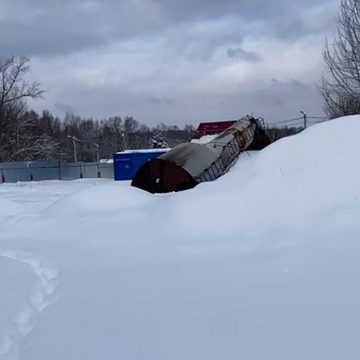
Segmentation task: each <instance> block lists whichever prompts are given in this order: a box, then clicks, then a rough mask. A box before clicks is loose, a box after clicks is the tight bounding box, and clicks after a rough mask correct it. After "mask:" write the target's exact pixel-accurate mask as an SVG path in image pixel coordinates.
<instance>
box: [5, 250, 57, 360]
mask: <svg viewBox="0 0 360 360" xmlns="http://www.w3.org/2000/svg"><path fill="white" fill-rule="evenodd" d="M0 256H2V257H5V258H8V259H11V260H15V261H19V262H21V263H24V264H26V265H28V266H29V267H30V269H31V270H32V272H33V273H34V274H35V276H36V278H37V280H36V285H35V288H34V291H33V293H32V294H31V297H30V299H29V301H28V304H27V305H26V307H24V308H23V309H21V310H20V311H18V312H17V313H16V314H15V316H14V318H13V321H12V324H11V326H9V331H8V334H6V335H5V336H4V337H3V338H2V339H1V338H0V360H18V359H19V356H20V355H19V354H20V351H21V345H22V342H23V339H24V338H25V337H26V336H27V335H28V334H29V333H30V331H31V330H32V329H33V328H34V327H35V325H36V323H37V321H38V318H39V316H40V314H41V313H42V312H43V311H44V310H45V309H46V308H47V307H49V306H50V305H52V304H54V303H55V302H56V301H57V296H56V290H57V287H58V284H59V270H58V269H57V268H53V267H49V266H47V265H45V264H44V263H43V262H42V261H41V260H40V259H39V258H38V257H36V256H34V255H32V254H28V253H21V252H16V251H3V252H0Z"/></svg>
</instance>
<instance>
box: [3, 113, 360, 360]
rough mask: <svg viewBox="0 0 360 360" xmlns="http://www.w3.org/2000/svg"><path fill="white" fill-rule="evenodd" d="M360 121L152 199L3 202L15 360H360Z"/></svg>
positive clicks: (61, 193)
mask: <svg viewBox="0 0 360 360" xmlns="http://www.w3.org/2000/svg"><path fill="white" fill-rule="evenodd" d="M359 133H360V117H357V116H353V117H347V118H342V119H337V120H334V121H331V122H328V123H324V124H321V125H317V126H314V127H312V128H310V129H308V130H306V131H304V132H303V133H301V134H299V135H296V136H293V137H289V138H286V139H283V140H280V141H278V142H276V143H274V144H273V145H271V146H269V147H268V148H267V149H264V150H263V151H261V152H258V153H254V152H252V153H249V154H243V155H242V156H241V157H240V159H239V161H238V163H237V164H236V166H235V167H234V168H233V169H232V170H231V171H230V173H228V174H227V175H225V176H223V177H222V178H220V179H218V180H217V181H215V182H212V183H206V184H201V185H199V186H198V187H196V188H195V189H193V190H190V191H186V192H182V193H174V194H166V195H151V194H148V193H146V192H143V191H141V190H139V189H135V188H132V187H130V185H129V183H128V182H124V183H122V182H116V183H115V182H112V181H110V180H77V181H68V182H66V181H44V182H33V183H18V184H3V185H1V186H0V204H1V207H0V290H1V291H0V359H1V360H3V359H4V360H5V359H6V360H20V359H21V360H64V359H66V360H81V359H84V360H85V359H86V360H99V359H104V360H105V359H106V360H114V359H122V360H145V359H146V360H155V359H156V360H185V359H186V360H199V359H204V360H220V359H224V360H239V359H243V360H255V359H256V360H305V359H306V360H309V359H313V360H319V359H324V360H325V359H326V360H329V359H334V360H335V359H336V360H338V359H347V360H350V359H359V357H360V345H359V344H360V305H359V304H360V282H359V276H360V261H359V259H360V141H359Z"/></svg>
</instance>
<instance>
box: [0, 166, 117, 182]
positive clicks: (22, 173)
mask: <svg viewBox="0 0 360 360" xmlns="http://www.w3.org/2000/svg"><path fill="white" fill-rule="evenodd" d="M81 178H109V179H113V178H114V169H113V164H107V163H97V162H76V163H64V162H58V161H24V162H4V163H0V183H4V182H18V181H39V180H74V179H81Z"/></svg>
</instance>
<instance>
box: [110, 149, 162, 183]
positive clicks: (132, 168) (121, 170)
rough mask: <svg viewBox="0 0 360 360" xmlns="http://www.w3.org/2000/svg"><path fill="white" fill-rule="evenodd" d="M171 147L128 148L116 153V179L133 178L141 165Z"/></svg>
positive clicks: (114, 157)
mask: <svg viewBox="0 0 360 360" xmlns="http://www.w3.org/2000/svg"><path fill="white" fill-rule="evenodd" d="M168 150H169V149H146V150H126V151H123V152H118V153H116V154H114V156H113V159H114V178H115V180H132V178H133V177H134V175H135V174H136V173H137V171H138V170H139V168H140V166H141V165H143V164H144V163H146V162H147V161H149V160H151V159H155V158H157V157H158V156H160V155H162V154H164V153H166V151H168Z"/></svg>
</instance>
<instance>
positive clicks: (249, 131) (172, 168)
mask: <svg viewBox="0 0 360 360" xmlns="http://www.w3.org/2000/svg"><path fill="white" fill-rule="evenodd" d="M269 143H270V140H269V138H268V137H267V135H266V133H265V131H264V129H263V126H262V124H261V123H260V121H259V120H258V119H256V118H254V117H252V116H245V117H243V118H241V119H240V120H238V121H237V122H236V123H235V124H234V125H232V126H231V127H229V128H228V129H226V130H225V131H223V132H222V133H221V134H219V135H218V136H217V137H215V138H214V139H213V140H212V141H210V142H209V143H207V144H203V145H201V144H194V143H183V144H180V145H177V146H175V147H174V148H173V149H171V150H170V151H168V152H167V153H165V154H163V155H161V156H159V157H158V158H156V159H153V160H150V161H148V162H146V163H145V164H143V165H142V166H141V167H140V169H139V170H138V172H137V173H136V174H135V176H134V178H133V180H132V183H131V185H132V186H135V187H138V188H140V189H143V190H146V191H149V192H151V193H166V192H171V191H181V190H187V189H191V188H193V187H194V186H196V185H197V184H199V183H200V182H204V181H212V180H215V179H217V178H218V177H220V176H222V175H223V174H225V173H226V172H227V171H228V170H229V168H230V167H231V166H232V165H233V163H234V162H235V161H236V159H237V157H238V156H239V154H240V153H241V152H242V151H244V150H260V149H262V148H264V147H265V146H267V145H269Z"/></svg>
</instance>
